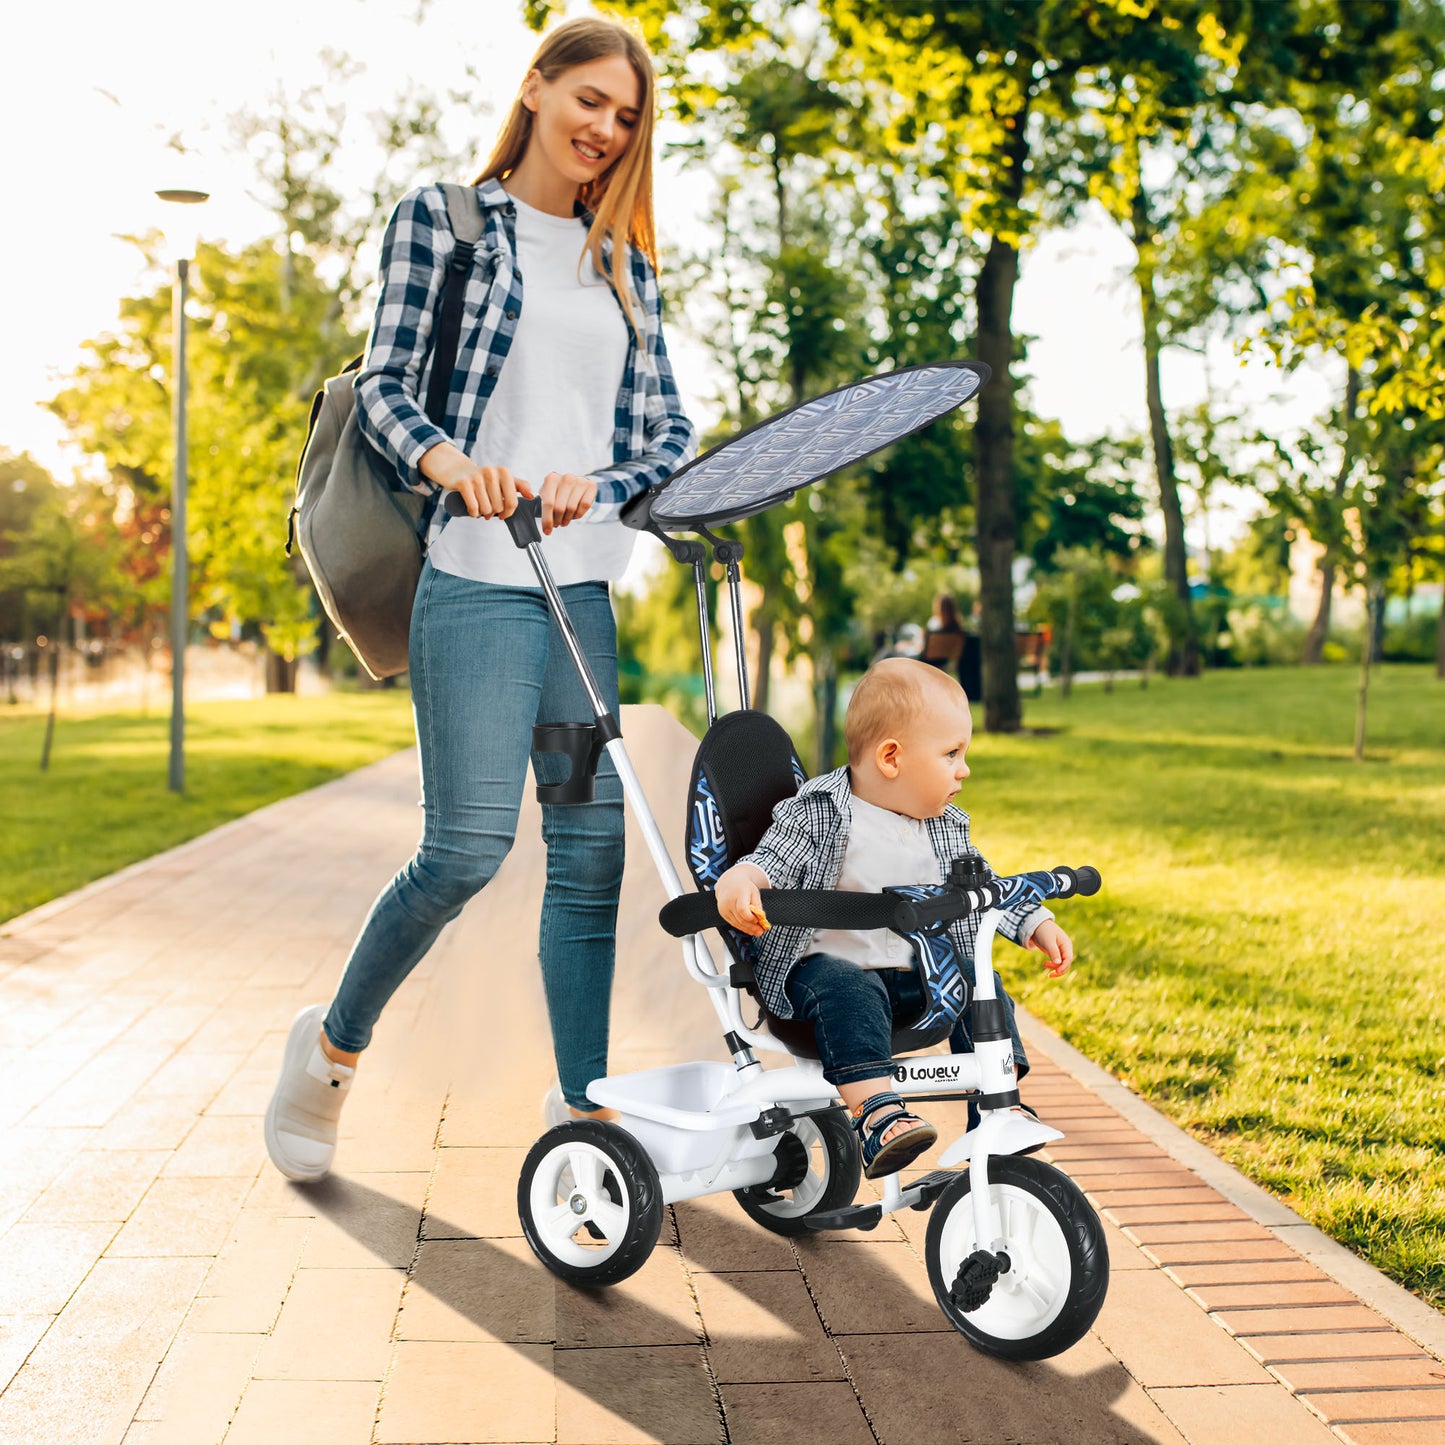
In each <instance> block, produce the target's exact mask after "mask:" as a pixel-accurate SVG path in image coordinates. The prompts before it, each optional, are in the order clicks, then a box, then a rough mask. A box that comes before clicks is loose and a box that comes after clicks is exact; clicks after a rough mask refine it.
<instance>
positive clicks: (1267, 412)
mask: <svg viewBox="0 0 1445 1445" xmlns="http://www.w3.org/2000/svg"><path fill="white" fill-rule="evenodd" d="M570 8H571V11H572V12H573V13H576V12H579V11H580V12H585V11H587V10H588V8H589V7H588V6H587V5H586V4H585V3H582V0H574V3H572V5H571V7H570ZM419 14H420V15H421V16H422V19H421V22H420V23H417V17H418V15H419ZM5 29H6V39H7V46H6V48H7V51H8V53H9V55H10V57H11V60H12V64H11V65H10V66H9V67H7V75H6V78H5V84H4V86H3V87H0V135H3V136H4V144H3V146H0V186H3V195H4V197H5V206H4V221H3V224H0V266H3V274H4V275H5V276H6V277H8V278H9V280H10V284H9V285H8V286H7V287H6V294H5V300H4V303H3V312H0V334H3V337H4V342H5V344H4V346H3V348H0V448H7V449H9V450H11V451H29V452H30V453H31V454H32V455H33V456H34V457H35V458H36V459H37V460H38V461H40V462H41V463H42V464H43V465H45V466H47V467H49V468H50V469H51V470H52V472H54V473H55V474H56V475H57V476H59V477H61V478H62V479H66V478H69V477H71V476H72V475H74V474H75V473H76V472H77V470H84V468H85V465H86V464H85V459H84V458H83V457H82V456H81V455H80V453H79V452H78V451H77V449H75V448H73V447H71V446H68V445H67V444H66V442H65V438H64V434H63V430H62V428H61V427H60V425H59V422H58V420H57V419H55V418H54V417H52V416H51V415H50V414H49V413H48V412H46V411H45V410H44V409H43V407H42V405H41V403H43V402H44V401H46V400H47V399H48V398H50V397H51V396H53V395H55V393H56V392H57V391H58V390H59V389H60V388H61V386H62V385H63V382H64V379H65V376H66V374H67V372H68V371H69V370H70V369H71V368H73V367H74V366H75V365H76V364H77V362H78V361H79V360H80V358H81V354H82V353H81V346H82V343H83V342H84V341H85V340H87V339H88V338H90V337H94V336H96V335H99V334H101V333H102V332H104V331H106V330H107V329H109V328H111V327H113V326H114V324H115V321H116V318H117V314H118V310H117V307H118V300H119V298H120V297H121V296H123V295H126V294H130V293H131V292H133V291H134V290H135V288H136V287H137V286H138V285H140V284H142V276H143V266H142V264H141V262H140V259H139V255H138V253H137V252H136V251H135V249H134V248H133V247H131V246H129V245H128V244H127V243H126V242H125V241H124V239H123V238H124V237H125V236H126V235H128V234H134V233H137V232H143V231H146V230H149V229H151V228H153V227H155V226H158V225H160V224H162V223H163V221H164V213H165V211H166V209H167V208H166V207H165V206H164V205H163V203H161V202H160V201H158V200H156V199H155V196H154V192H155V191H156V190H157V189H160V188H164V187H166V186H182V187H191V188H195V189H202V190H206V191H209V192H210V195H211V200H210V201H209V202H208V203H207V204H206V205H205V206H204V207H202V208H200V229H201V234H202V235H203V236H206V237H207V238H210V239H214V240H220V241H225V242H227V243H229V244H233V245H238V244H243V243H245V242H246V241H249V240H251V239H253V238H255V237H256V236H258V235H260V234H262V233H264V231H265V230H266V229H267V228H268V226H267V216H266V213H265V211H264V210H263V209H262V208H261V206H260V205H259V204H258V203H257V202H256V201H255V200H253V199H252V198H251V197H250V195H249V194H248V191H249V189H251V188H252V187H253V186H254V179H253V176H252V174H251V173H250V170H249V169H248V163H247V161H246V158H245V157H244V155H241V154H238V153H236V151H235V149H234V145H233V143H231V142H230V139H229V117H231V116H232V115H234V114H235V113H236V112H237V111H239V110H241V109H242V108H245V107H247V106H251V107H254V106H257V105H259V104H260V103H261V102H262V101H263V100H264V98H265V97H266V96H267V94H269V93H270V92H272V91H274V90H275V88H276V87H277V86H278V85H281V86H284V87H286V89H287V90H288V91H289V92H291V93H295V91H297V90H299V89H301V88H302V87H304V86H305V85H307V84H310V83H313V82H314V81H316V80H317V79H318V78H319V76H320V74H321V62H320V59H319V54H320V52H321V51H322V50H323V49H326V48H332V49H341V50H344V51H345V52H346V53H347V54H348V55H349V56H351V57H352V59H353V60H355V61H356V62H358V63H359V64H360V65H361V66H362V70H361V73H360V74H359V75H358V76H357V77H356V78H355V79H354V80H353V81H351V82H350V83H349V86H348V90H347V95H348V103H349V105H350V106H351V107H353V108H354V109H355V110H356V111H357V112H358V113H364V112H365V111H366V110H367V109H368V108H372V107H379V106H381V105H384V104H386V103H387V102H389V101H390V100H391V99H392V98H393V97H394V96H395V95H396V94H397V93H398V92H399V91H401V90H402V89H404V88H405V87H406V86H407V85H408V84H413V83H415V84H418V85H421V86H425V87H427V88H429V89H431V90H433V91H443V90H445V89H449V88H463V87H466V88H469V89H470V90H471V91H472V92H473V93H474V94H475V97H476V103H477V106H478V111H479V114H480V116H481V120H480V122H479V125H480V130H481V133H482V134H483V135H485V136H487V137H488V139H490V136H491V134H492V127H493V125H494V123H495V120H494V118H497V117H500V116H501V115H502V114H504V113H505V110H506V108H507V106H508V105H509V104H510V101H511V98H512V95H513V94H514V92H515V88H516V86H517V84H518V83H519V81H520V78H521V76H522V74H523V73H524V71H525V68H526V64H527V61H528V59H529V58H530V56H531V54H532V52H533V50H534V49H535V47H536V43H537V37H536V36H535V35H534V34H533V33H532V32H531V31H529V30H528V29H527V27H526V26H525V25H524V24H523V22H522V19H521V4H520V0H248V3H247V4H246V5H244V6H237V5H236V4H234V3H233V0H230V3H217V0H126V3H124V4H118V3H116V0H103V3H102V0H52V3H51V4H50V5H49V6H38V5H37V6H26V7H23V8H22V7H19V6H16V7H11V9H10V14H9V15H8V16H7V18H6V22H5ZM27 57H29V58H30V59H29V60H27ZM17 60H18V61H19V63H18V64H16V63H15V62H16V61H17ZM32 61H33V63H31V62H32ZM468 63H470V64H471V65H473V66H474V67H475V69H476V71H477V72H478V74H479V75H480V76H481V77H483V79H482V80H481V82H480V85H477V84H474V83H473V82H471V81H469V80H467V78H466V67H467V65H468ZM173 136H178V137H180V138H181V139H182V141H183V142H184V144H185V145H186V146H187V148H188V149H189V151H190V154H188V155H187V156H185V157H184V158H182V157H179V156H177V154H176V153H175V152H174V151H173V150H170V149H168V147H167V141H168V140H169V139H170V138H171V137H173ZM358 164H360V156H359V155H358ZM365 174H366V171H365V170H358V176H361V175H365ZM439 179H441V178H439ZM656 193H657V221H658V230H659V235H660V237H661V240H662V243H663V246H664V248H666V247H667V246H669V245H672V246H678V247H687V246H688V245H696V244H697V241H698V236H697V231H696V229H695V228H696V226H697V224H698V223H697V222H696V221H695V220H692V219H691V218H694V217H697V216H699V215H700V214H702V213H703V212H704V211H705V210H706V208H707V204H708V199H709V181H708V178H707V176H706V175H705V174H704V173H701V172H697V171H693V172H688V173H682V172H680V171H679V170H678V169H677V168H676V167H675V166H670V165H666V164H664V165H663V166H662V167H661V169H660V170H659V173H658V177H657V184H656ZM1131 257H1132V250H1131V248H1130V246H1129V245H1128V243H1127V242H1126V241H1125V240H1124V239H1123V238H1122V236H1120V235H1119V233H1118V232H1117V231H1116V230H1115V229H1114V228H1113V227H1111V226H1110V225H1109V224H1108V223H1107V221H1105V220H1103V219H1102V218H1097V217H1096V218H1093V219H1091V220H1089V221H1088V222H1087V223H1085V224H1084V225H1082V226H1080V227H1079V228H1077V229H1075V230H1072V231H1070V232H1067V233H1053V234H1050V235H1048V236H1046V237H1045V238H1044V239H1043V240H1042V241H1041V242H1040V243H1039V244H1038V245H1037V246H1035V247H1034V248H1032V249H1031V250H1029V251H1028V252H1027V253H1026V254H1025V256H1024V259H1023V265H1022V272H1021V279H1020V283H1019V288H1018V292H1017V295H1016V300H1015V307H1014V322H1015V327H1016V329H1017V330H1018V331H1019V332H1020V333H1028V334H1031V335H1032V336H1033V337H1035V338H1036V339H1035V340H1034V341H1033V342H1032V343H1031V346H1030V353H1029V355H1030V363H1031V369H1032V374H1033V379H1032V381H1031V385H1030V390H1031V397H1032V402H1033V405H1034V407H1035V408H1036V410H1038V411H1039V412H1041V413H1042V414H1044V415H1048V416H1055V417H1057V418H1058V419H1059V420H1060V422H1061V423H1062V425H1063V427H1064V430H1065V433H1066V434H1067V435H1069V436H1070V437H1071V438H1074V439H1076V440H1080V441H1082V440H1087V439H1090V438H1093V437H1096V436H1099V435H1101V434H1104V433H1112V434H1116V435H1117V434H1123V433H1127V432H1138V431H1143V430H1144V428H1145V426H1146V419H1145V412H1144V401H1143V397H1144V380H1143V377H1144V371H1143V352H1142V347H1141V345H1140V326H1139V320H1138V304H1137V298H1136V293H1135V292H1134V290H1133V288H1132V285H1131V283H1130V281H1129V274H1128V268H1129V264H1130V261H1131ZM668 340H669V347H670V350H671V352H672V355H673V360H674V366H675V370H676V372H677V376H678V382H679V386H680V388H681V391H682V395H683V399H684V404H685V405H687V406H688V409H689V411H690V412H691V413H692V415H693V416H694V418H695V419H696V420H698V421H699V422H700V423H702V424H704V425H705V424H707V423H708V422H710V421H712V420H713V413H714V408H713V406H712V405H711V403H710V398H711V396H712V394H713V389H714V388H713V381H712V372H711V369H710V362H709V360H708V357H707V355H706V353H705V351H704V350H703V349H702V347H701V346H700V345H699V344H698V343H697V342H695V341H693V340H692V339H691V338H690V337H688V336H687V335H686V332H685V328H684V327H682V326H680V325H678V324H677V323H676V321H674V324H673V325H672V327H671V330H670V333H669V338H668ZM1206 388H1208V389H1210V390H1211V391H1212V393H1213V395H1214V396H1215V398H1216V399H1217V400H1218V401H1219V402H1220V403H1221V404H1228V405H1234V406H1240V407H1244V408H1246V409H1247V410H1248V411H1249V412H1250V414H1251V415H1253V416H1255V417H1256V418H1257V419H1258V420H1259V421H1260V422H1261V423H1262V424H1263V423H1266V422H1270V421H1273V422H1275V423H1276V424H1281V425H1286V426H1290V425H1304V424H1306V423H1307V421H1308V420H1309V419H1310V418H1311V417H1314V416H1317V415H1319V414H1321V413H1323V412H1324V411H1325V410H1326V409H1327V408H1328V407H1329V405H1330V404H1331V401H1332V398H1333V396H1334V395H1335V393H1336V392H1337V391H1338V389H1339V383H1338V378H1335V377H1333V376H1332V375H1331V374H1330V373H1329V372H1328V370H1323V371H1318V370H1316V371H1310V370H1305V371H1298V372H1294V373H1291V374H1290V375H1288V376H1281V375H1280V374H1279V373H1278V372H1276V371H1274V370H1273V369H1271V368H1268V367H1266V366H1265V365H1263V364H1262V363H1260V362H1250V363H1248V364H1246V365H1243V366H1242V365H1241V363H1240V361H1239V359H1238V358H1237V357H1236V356H1235V355H1234V352H1233V349H1232V348H1231V346H1230V345H1229V344H1228V343H1225V342H1219V343H1216V344H1215V345H1214V346H1213V347H1212V348H1211V351H1210V354H1209V357H1208V359H1207V362H1206V358H1205V357H1203V356H1201V355H1198V354H1190V353H1186V352H1183V351H1179V350H1171V351H1169V352H1166V353H1165V356H1164V359H1163V389H1164V396H1165V402H1166V405H1167V406H1170V407H1177V408H1184V407H1188V406H1190V405H1193V404H1194V403H1196V402H1198V401H1199V400H1201V399H1202V398H1203V397H1204V395H1205V394H1206ZM1221 505H1222V507H1223V509H1224V512H1225V516H1226V522H1228V519H1229V518H1230V517H1235V518H1237V516H1238V515H1239V514H1240V513H1241V503H1240V501H1239V499H1238V498H1236V499H1234V500H1233V501H1232V502H1231V500H1230V499H1228V498H1224V499H1222V502H1221ZM1218 525H1219V524H1218V520H1217V519H1216V521H1215V529H1216V530H1218ZM1195 526H1196V529H1197V530H1201V531H1202V529H1199V528H1198V523H1197V522H1196V524H1195ZM1226 530H1227V527H1226ZM1215 540H1216V542H1217V541H1218V538H1217V537H1216V539H1215Z"/></svg>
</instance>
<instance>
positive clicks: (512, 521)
mask: <svg viewBox="0 0 1445 1445" xmlns="http://www.w3.org/2000/svg"><path fill="white" fill-rule="evenodd" d="M442 506H443V507H445V508H446V512H447V515H448V516H449V517H468V516H470V515H471V513H470V512H468V511H467V504H466V502H464V501H463V500H462V495H461V493H460V492H448V493H447V496H446V501H444V502H443V503H442ZM541 517H542V499H541V497H518V498H517V508H516V510H515V511H514V512H513V513H512V515H511V516H510V517H503V518H502V520H503V521H504V522H505V523H506V524H507V530H508V531H509V532H510V533H511V534H512V541H513V542H515V543H516V544H517V546H518V547H528V546H530V545H531V544H532V543H533V542H540V541H541V540H542V528H541V525H540V523H541Z"/></svg>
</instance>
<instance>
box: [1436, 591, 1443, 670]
mask: <svg viewBox="0 0 1445 1445" xmlns="http://www.w3.org/2000/svg"><path fill="white" fill-rule="evenodd" d="M1435 676H1436V677H1438V678H1440V679H1441V680H1442V681H1445V587H1441V589H1440V621H1439V623H1438V624H1437V626H1436V628H1435Z"/></svg>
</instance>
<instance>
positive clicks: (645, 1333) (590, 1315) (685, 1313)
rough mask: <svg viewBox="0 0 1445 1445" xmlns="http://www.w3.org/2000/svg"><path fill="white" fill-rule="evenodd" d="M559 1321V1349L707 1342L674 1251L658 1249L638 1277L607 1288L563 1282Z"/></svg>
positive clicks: (558, 1295) (559, 1290)
mask: <svg viewBox="0 0 1445 1445" xmlns="http://www.w3.org/2000/svg"><path fill="white" fill-rule="evenodd" d="M535 1267H536V1268H537V1269H539V1270H540V1269H541V1268H542V1266H541V1265H540V1264H539V1265H536V1266H535ZM556 1318H557V1336H556V1338H557V1348H558V1349H559V1350H562V1349H567V1348H582V1347H587V1348H599V1347H611V1346H636V1345H682V1344H696V1343H701V1340H702V1324H701V1321H700V1320H699V1319H698V1314H697V1302H696V1300H695V1299H694V1297H693V1292H692V1287H691V1286H690V1285H689V1283H688V1279H687V1275H686V1273H685V1271H684V1269H683V1264H682V1258H681V1256H680V1255H679V1254H678V1253H677V1251H676V1250H673V1249H661V1248H658V1249H654V1250H653V1252H652V1254H651V1255H650V1256H649V1257H648V1259H647V1262H646V1263H645V1264H644V1265H643V1266H642V1268H641V1269H639V1270H638V1271H637V1273H636V1274H634V1275H631V1276H629V1277H628V1278H627V1279H625V1280H623V1281H622V1282H621V1283H620V1284H615V1285H609V1286H608V1287H607V1288H606V1289H577V1288H573V1287H572V1286H570V1285H567V1284H565V1283H560V1282H559V1283H558V1285H557V1293H556Z"/></svg>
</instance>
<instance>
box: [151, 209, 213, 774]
mask: <svg viewBox="0 0 1445 1445" xmlns="http://www.w3.org/2000/svg"><path fill="white" fill-rule="evenodd" d="M156 195H157V196H159V197H160V198H161V200H163V201H170V202H173V203H175V204H178V205H182V206H197V205H199V204H200V203H201V202H202V201H205V200H208V199H209V196H208V193H207V192H205V191H157V192H156ZM180 215H181V216H184V217H185V218H186V221H185V222H184V223H179V224H172V225H170V226H167V227H166V239H167V241H168V242H169V244H170V250H171V255H172V257H173V258H174V260H175V263H176V279H175V283H174V285H173V286H172V287H171V337H172V345H173V347H174V356H175V362H174V368H175V377H174V388H173V390H172V393H171V397H172V399H171V416H172V418H173V420H174V423H175V446H176V459H175V481H174V483H173V486H172V489H171V759H170V780H169V787H170V790H171V792H173V793H183V792H184V791H185V788H186V634H187V633H188V632H189V631H190V606H189V593H190V564H189V559H188V557H187V556H186V283H187V282H188V281H189V279H190V270H191V258H192V257H193V256H194V255H195V252H196V227H195V224H194V222H193V221H192V220H191V217H192V216H193V215H194V212H185V211H183V212H181V213H180Z"/></svg>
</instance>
